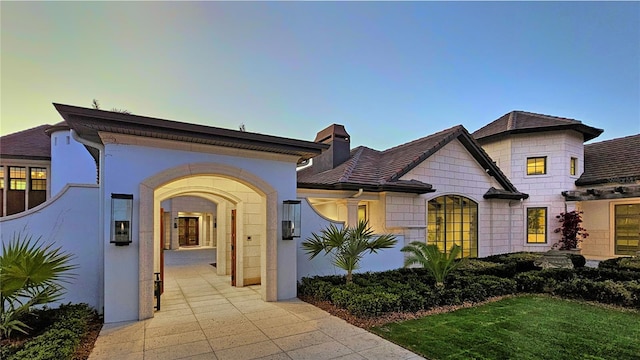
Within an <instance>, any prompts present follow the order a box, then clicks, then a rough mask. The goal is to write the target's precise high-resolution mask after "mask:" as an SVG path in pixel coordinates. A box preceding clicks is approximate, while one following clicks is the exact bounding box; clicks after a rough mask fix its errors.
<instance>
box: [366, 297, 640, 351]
mask: <svg viewBox="0 0 640 360" xmlns="http://www.w3.org/2000/svg"><path fill="white" fill-rule="evenodd" d="M372 332H374V333H376V334H378V335H380V336H382V337H384V338H386V339H389V340H391V341H393V342H395V343H397V344H400V345H402V346H404V347H406V348H407V349H410V350H412V351H414V352H416V353H418V354H421V355H423V356H425V357H427V358H429V359H434V360H435V359H640V313H638V312H629V311H626V312H625V311H618V310H613V309H606V308H603V307H599V306H594V305H589V304H583V303H578V302H574V301H568V300H560V299H554V298H549V297H543V296H522V297H516V298H509V299H504V300H501V301H498V302H494V303H490V304H487V305H483V306H478V307H474V308H467V309H461V310H458V311H454V312H451V313H445V314H438V315H432V316H427V317H424V318H422V319H418V320H410V321H405V322H402V323H390V324H387V325H384V326H381V327H377V328H373V329H372Z"/></svg>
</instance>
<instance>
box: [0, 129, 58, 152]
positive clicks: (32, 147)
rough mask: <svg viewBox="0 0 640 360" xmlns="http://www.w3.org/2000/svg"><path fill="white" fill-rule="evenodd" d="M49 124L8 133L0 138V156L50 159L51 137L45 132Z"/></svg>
mask: <svg viewBox="0 0 640 360" xmlns="http://www.w3.org/2000/svg"><path fill="white" fill-rule="evenodd" d="M49 127H50V125H40V126H38V127H34V128H31V129H27V130H23V131H19V132H17V133H13V134H8V135H5V136H3V137H1V138H0V157H3V158H11V159H33V160H51V138H49V136H48V135H47V134H46V133H45V130H46V129H48V128H49Z"/></svg>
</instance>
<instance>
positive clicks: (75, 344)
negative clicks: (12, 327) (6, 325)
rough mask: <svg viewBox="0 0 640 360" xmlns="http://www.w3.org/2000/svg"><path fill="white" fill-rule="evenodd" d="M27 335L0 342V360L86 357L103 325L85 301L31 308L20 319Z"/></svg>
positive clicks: (44, 359) (46, 359)
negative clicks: (52, 306)
mask: <svg viewBox="0 0 640 360" xmlns="http://www.w3.org/2000/svg"><path fill="white" fill-rule="evenodd" d="M21 320H22V321H23V322H24V323H25V324H26V325H27V326H28V327H29V328H30V330H29V331H28V332H29V335H24V334H16V335H14V336H12V337H11V338H9V339H3V340H1V341H0V359H3V360H23V359H24V360H27V359H28V360H49V359H51V360H85V359H87V358H88V357H89V354H90V353H91V350H93V345H94V343H95V341H96V338H97V337H98V334H99V333H100V329H101V328H102V320H101V319H100V317H99V316H98V315H97V313H96V312H95V311H94V310H92V309H91V308H90V307H89V306H87V305H85V304H79V305H62V306H60V307H59V308H56V309H50V308H43V309H40V310H34V311H33V312H31V313H29V314H27V315H25V316H24V318H23V319H21Z"/></svg>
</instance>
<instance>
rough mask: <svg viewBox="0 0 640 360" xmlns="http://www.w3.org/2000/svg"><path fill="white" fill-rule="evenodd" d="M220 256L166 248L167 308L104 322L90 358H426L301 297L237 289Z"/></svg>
mask: <svg viewBox="0 0 640 360" xmlns="http://www.w3.org/2000/svg"><path fill="white" fill-rule="evenodd" d="M214 252H215V250H211V249H194V250H177V251H166V252H165V260H166V261H165V264H166V267H165V292H164V294H163V296H162V304H161V311H158V312H156V313H155V316H154V318H152V319H148V320H145V321H139V322H127V323H115V324H105V325H104V327H103V329H102V331H101V332H100V336H99V337H98V340H97V342H96V346H95V348H94V350H93V352H92V353H91V356H90V357H89V359H90V360H100V359H145V360H148V359H239V360H245V359H247V360H248V359H385V360H386V359H412V360H414V359H422V358H421V357H419V356H417V355H416V354H414V353H411V352H409V351H407V350H405V349H403V348H401V347H399V346H397V345H395V344H392V343H390V342H388V341H386V340H384V339H382V338H380V337H378V336H376V335H374V334H371V333H369V332H367V331H365V330H363V329H361V328H358V327H356V326H353V325H350V324H348V323H347V322H345V321H344V320H342V319H339V318H337V317H334V316H331V315H329V314H328V313H327V312H325V311H323V310H320V309H318V308H316V307H315V306H313V305H310V304H307V303H305V302H302V301H300V300H297V299H295V300H290V301H279V302H264V301H262V300H261V299H260V295H259V291H260V286H250V287H244V288H235V287H232V286H231V285H230V279H229V277H228V276H218V275H216V273H215V268H214V267H213V266H211V265H210V263H211V262H213V261H212V260H211V259H215V255H212V254H214Z"/></svg>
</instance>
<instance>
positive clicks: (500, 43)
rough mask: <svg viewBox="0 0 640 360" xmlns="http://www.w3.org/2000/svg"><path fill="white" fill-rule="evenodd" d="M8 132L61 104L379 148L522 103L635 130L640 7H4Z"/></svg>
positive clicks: (1, 110) (471, 124) (2, 90)
mask: <svg viewBox="0 0 640 360" xmlns="http://www.w3.org/2000/svg"><path fill="white" fill-rule="evenodd" d="M0 17H1V19H0V20H1V22H0V30H1V32H0V50H1V56H0V134H1V135H6V134H9V133H13V132H16V131H20V130H24V129H28V128H31V127H35V126H38V125H42V124H55V123H57V122H59V121H61V120H62V118H61V117H60V115H59V114H58V113H57V112H56V111H55V109H54V107H53V105H52V103H54V102H55V103H62V104H69V105H75V106H83V107H91V102H92V100H93V99H97V100H98V101H99V103H100V105H101V107H102V108H103V109H105V110H109V109H112V108H117V109H125V110H128V111H130V112H131V113H133V114H136V115H144V116H151V117H158V118H162V119H169V120H176V121H183V122H189V123H197V124H203V125H208V126H215V127H221V128H228V129H238V128H239V126H240V125H241V124H244V126H245V128H246V130H247V131H249V132H256V133H262V134H268V135H277V136H284V137H290V138H296V139H302V140H309V141H313V140H314V138H315V135H316V133H317V132H318V131H320V130H322V129H323V128H325V127H327V126H329V125H331V124H333V123H336V124H342V125H344V126H345V128H346V130H347V132H348V133H349V134H350V135H351V145H352V147H355V146H358V145H365V146H368V147H371V148H374V149H378V150H384V149H386V148H389V147H393V146H396V145H399V144H402V143H405V142H408V141H411V140H414V139H417V138H420V137H423V136H427V135H430V134H432V133H435V132H437V131H440V130H443V129H446V128H449V127H452V126H455V125H458V124H462V125H464V126H465V127H466V128H467V130H469V131H470V132H473V131H475V130H477V129H479V128H481V127H482V126H484V125H486V124H488V123H489V122H491V121H493V120H495V119H497V118H499V117H500V116H502V115H504V114H506V113H508V112H510V111H512V110H523V111H530V112H536V113H542V114H548V115H555V116H561V117H567V118H573V119H577V120H581V121H582V122H584V123H585V124H587V125H590V126H594V127H597V128H601V129H604V130H605V131H604V133H603V134H602V135H601V136H600V137H599V138H597V139H596V140H595V141H600V140H606V139H611V138H616V137H621V136H628V135H634V134H638V133H640V25H639V24H640V2H617V3H616V2H179V3H177V2H7V1H2V2H0Z"/></svg>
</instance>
